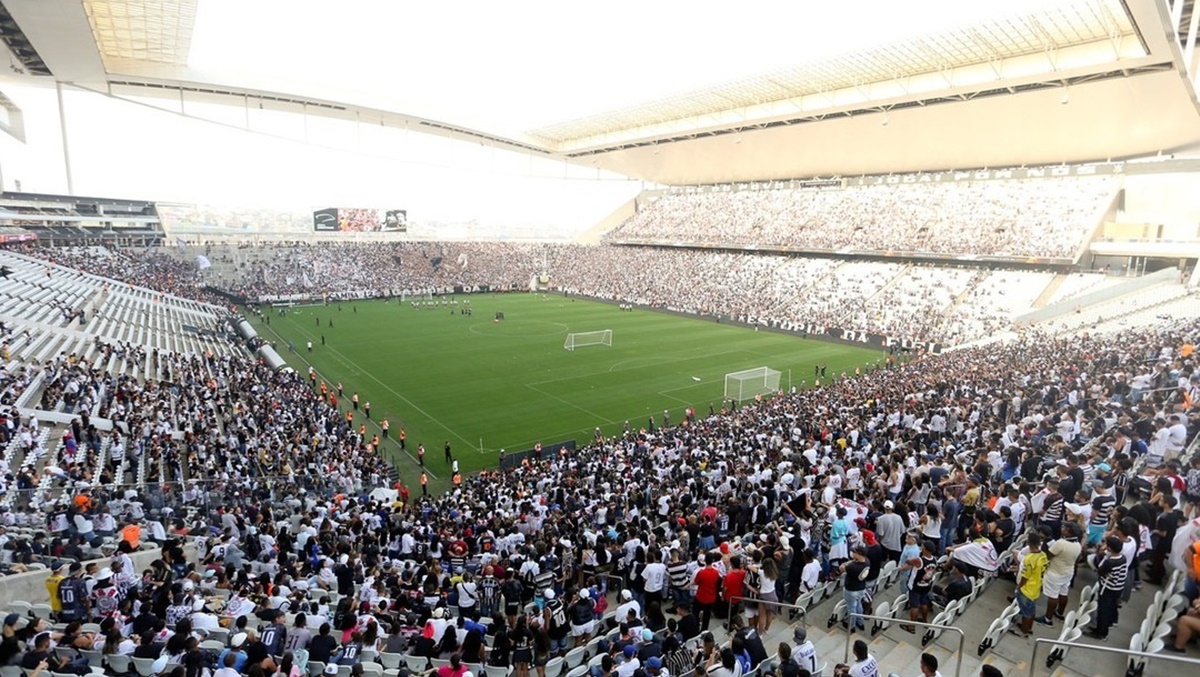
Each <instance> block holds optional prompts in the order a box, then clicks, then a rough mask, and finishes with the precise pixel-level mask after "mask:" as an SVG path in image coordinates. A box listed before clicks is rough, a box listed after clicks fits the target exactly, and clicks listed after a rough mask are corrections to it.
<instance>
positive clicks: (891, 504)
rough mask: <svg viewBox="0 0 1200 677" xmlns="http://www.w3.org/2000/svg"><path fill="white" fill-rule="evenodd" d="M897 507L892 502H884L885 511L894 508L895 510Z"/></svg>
mask: <svg viewBox="0 0 1200 677" xmlns="http://www.w3.org/2000/svg"><path fill="white" fill-rule="evenodd" d="M895 507H896V504H895V503H892V502H891V501H884V502H883V509H884V510H891V509H892V508H895Z"/></svg>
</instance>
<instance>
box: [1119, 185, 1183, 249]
mask: <svg viewBox="0 0 1200 677" xmlns="http://www.w3.org/2000/svg"><path fill="white" fill-rule="evenodd" d="M1119 220H1120V221H1122V222H1125V223H1145V224H1154V225H1156V226H1157V225H1162V226H1163V227H1164V228H1163V237H1164V238H1166V239H1175V240H1184V239H1194V238H1197V237H1200V173H1196V172H1182V173H1169V174H1145V175H1129V176H1126V177H1125V209H1124V212H1123V213H1122V214H1121V215H1120V219H1119ZM1156 235H1157V234H1156V233H1151V234H1150V236H1151V237H1154V236H1156Z"/></svg>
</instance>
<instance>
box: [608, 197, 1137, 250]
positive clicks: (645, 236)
mask: <svg viewBox="0 0 1200 677" xmlns="http://www.w3.org/2000/svg"><path fill="white" fill-rule="evenodd" d="M1116 185H1117V184H1116V182H1115V181H1114V180H1113V179H1112V178H1111V177H1068V178H1057V179H1050V180H1042V179H1036V180H995V181H946V182H933V183H896V184H887V183H885V184H879V185H872V186H848V187H845V188H836V189H821V190H816V189H811V188H778V189H771V190H732V189H730V190H727V191H714V190H709V191H705V192H695V193H675V194H667V195H664V196H662V197H659V198H657V199H654V200H652V201H651V200H647V201H644V202H643V203H642V205H641V208H640V209H639V211H638V213H637V214H636V215H634V216H633V217H632V218H631V219H629V220H628V221H626V222H625V223H624V224H622V225H621V226H620V227H618V228H617V229H615V230H614V231H612V232H611V233H610V234H609V236H608V237H609V239H611V240H616V241H622V240H625V241H639V242H659V243H670V244H673V243H680V242H684V243H693V244H706V245H724V246H732V247H746V246H757V247H786V248H789V249H800V250H821V251H833V252H836V251H843V250H858V251H874V252H893V251H902V252H921V253H934V254H946V255H981V256H1008V257H1063V258H1071V257H1073V256H1074V254H1075V253H1076V250H1078V248H1079V247H1080V245H1081V244H1082V242H1083V240H1084V238H1085V237H1086V236H1087V235H1089V234H1090V233H1091V232H1092V231H1093V230H1094V229H1095V228H1096V226H1097V225H1098V224H1099V220H1100V218H1101V216H1102V212H1103V210H1104V208H1106V207H1107V206H1108V204H1109V201H1111V199H1112V196H1113V193H1114V191H1115V190H1116Z"/></svg>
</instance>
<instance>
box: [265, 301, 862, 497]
mask: <svg viewBox="0 0 1200 677" xmlns="http://www.w3.org/2000/svg"><path fill="white" fill-rule="evenodd" d="M459 299H460V302H461V301H462V300H465V299H470V306H469V307H470V308H471V309H472V310H473V314H472V315H471V316H469V317H468V316H464V315H460V314H459V312H458V311H459V309H460V308H463V307H466V306H464V305H462V304H461V303H460V305H458V306H450V307H442V306H440V305H439V306H437V307H436V308H421V309H419V310H417V309H413V308H412V307H411V305H410V304H409V303H398V302H397V301H392V302H390V303H386V302H383V301H369V302H366V301H360V302H357V303H350V302H344V303H342V304H340V307H341V309H340V310H339V307H338V305H336V304H333V305H330V306H308V307H298V308H291V309H289V310H288V313H287V315H285V316H284V317H279V316H278V315H275V314H274V311H271V312H272V316H271V324H270V326H269V327H264V326H263V324H262V323H261V322H260V321H258V320H254V321H255V324H256V326H257V329H258V330H259V332H260V333H262V334H263V335H264V336H265V337H266V338H268V339H270V340H275V339H276V338H278V339H279V340H278V346H279V352H280V354H281V355H283V357H284V358H285V359H287V360H288V363H289V364H290V365H291V366H292V367H294V368H295V369H296V370H297V371H301V372H304V371H307V369H308V366H309V364H311V365H312V366H313V367H314V368H315V369H316V370H317V372H318V374H319V375H320V376H321V377H322V378H323V379H325V380H326V381H327V382H328V383H329V384H330V386H331V387H332V386H333V385H335V384H336V383H338V382H341V383H342V385H343V388H344V398H343V400H342V401H340V402H339V403H338V404H339V406H340V407H342V408H343V410H344V409H345V408H346V407H349V406H350V395H351V394H352V393H353V392H356V391H357V392H358V394H359V400H360V402H367V401H369V402H370V403H371V418H372V420H373V421H375V422H376V423H378V422H379V421H380V420H382V419H383V418H385V417H386V418H387V419H388V420H389V423H390V424H391V437H392V442H391V443H389V444H386V445H385V447H386V450H385V453H387V454H389V457H390V458H392V459H393V460H395V461H396V462H397V465H398V467H399V468H400V471H401V473H402V474H403V475H405V476H406V477H407V478H409V480H408V481H411V478H412V476H413V474H412V468H413V461H412V459H408V458H404V457H403V456H401V455H400V453H399V449H398V445H397V444H396V443H395V438H396V436H397V434H398V433H399V430H400V428H401V427H402V426H403V427H404V428H405V429H406V431H407V435H408V437H407V441H408V444H407V446H408V450H409V452H410V453H415V450H416V447H417V444H418V443H424V444H425V448H426V456H425V461H426V466H427V467H428V468H429V470H430V471H431V474H434V475H436V479H435V480H434V481H433V482H431V483H432V484H434V485H435V486H438V487H441V486H445V485H446V483H447V481H448V478H449V475H450V472H449V467H448V466H447V465H446V464H445V462H444V460H443V458H444V452H443V446H444V444H445V443H446V442H447V441H449V443H450V445H451V448H452V450H453V453H454V455H455V457H456V458H458V460H459V464H460V469H461V470H462V471H463V472H467V473H469V472H472V471H476V470H479V469H482V468H486V467H488V466H494V465H495V464H496V460H497V454H498V451H499V449H501V448H505V449H508V450H509V451H514V452H515V451H519V450H524V449H528V448H531V447H532V446H533V445H534V443H536V442H538V441H541V442H542V443H543V444H550V443H553V442H560V441H563V440H568V439H575V440H577V441H578V442H579V443H581V444H582V443H585V442H587V441H588V440H590V439H591V437H592V434H593V431H594V429H595V428H596V426H600V428H601V429H602V430H603V431H604V432H605V433H606V434H608V433H614V432H616V431H619V430H620V429H621V428H622V426H623V425H624V422H625V421H626V420H628V421H629V422H630V425H631V426H633V427H634V428H637V427H644V426H645V425H646V424H647V419H648V418H649V417H650V416H654V419H655V424H656V425H657V424H659V423H660V422H661V416H662V412H663V410H664V409H668V410H670V416H671V422H672V423H678V422H679V421H681V420H682V419H683V413H684V410H685V409H686V408H687V407H688V406H693V407H695V408H696V412H697V415H699V416H704V415H706V414H707V412H708V406H709V403H710V402H711V403H713V404H714V405H715V406H716V407H718V408H719V407H720V406H721V400H722V396H723V392H724V376H725V374H727V373H729V372H733V371H738V370H741V369H750V368H754V367H759V366H767V367H771V368H773V369H778V370H779V371H781V372H782V373H783V375H782V380H781V383H780V385H781V387H783V388H786V387H787V386H788V382H789V381H788V379H789V376H790V378H791V381H792V382H794V383H795V384H796V385H797V386H800V385H801V382H802V381H807V383H808V384H812V382H813V367H814V365H816V364H825V365H826V366H827V368H828V372H827V373H828V374H829V375H830V376H833V375H834V374H839V373H841V372H842V371H853V369H854V367H855V366H856V365H863V364H867V363H870V362H873V361H876V360H879V359H881V358H882V353H881V352H879V351H875V350H868V349H863V348H857V347H853V346H845V345H840V344H835V343H829V342H824V341H813V340H804V339H800V338H796V337H794V336H789V335H784V334H779V333H774V332H767V331H754V330H752V329H746V328H743V327H737V326H731V325H726V324H718V323H716V322H714V321H711V320H702V319H697V318H690V317H680V316H676V315H672V314H668V313H658V312H653V311H647V310H635V311H634V312H622V311H620V310H619V309H618V308H617V307H616V306H614V305H610V304H606V303H598V302H593V301H586V300H582V299H569V298H564V297H561V296H555V295H549V296H543V295H541V294H499V295H490V294H481V295H474V296H469V297H468V296H461V297H459ZM355 308H357V312H354V309H355ZM451 309H453V311H452V310H451ZM496 311H501V312H503V313H504V314H505V319H504V320H503V321H500V322H494V321H493V316H494V314H495V313H496ZM331 320H332V322H333V326H332V327H330V326H329V322H330V321H331ZM318 321H319V325H318ZM601 329H611V330H612V331H613V345H612V346H611V347H608V346H590V347H583V348H578V349H576V350H574V351H567V350H564V349H563V343H564V341H565V339H566V336H567V333H568V332H582V331H595V330H601ZM322 336H324V337H325V345H322V344H321V337H322ZM289 340H290V341H292V342H294V344H295V346H296V353H294V354H292V353H289V352H288V349H287V345H288V341H289ZM308 341H312V342H313V350H312V352H311V353H309V352H307V350H306V348H305V344H306V342H308ZM789 370H790V373H789ZM696 379H699V380H696ZM361 419H362V415H361V413H360V415H359V416H358V417H356V422H357V421H358V420H361Z"/></svg>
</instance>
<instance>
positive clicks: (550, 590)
mask: <svg viewBox="0 0 1200 677" xmlns="http://www.w3.org/2000/svg"><path fill="white" fill-rule="evenodd" d="M542 597H545V598H546V599H554V588H546V589H545V590H544V591H543V592H542Z"/></svg>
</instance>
